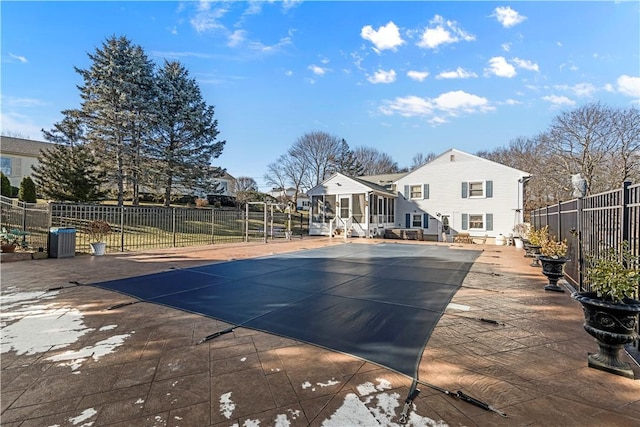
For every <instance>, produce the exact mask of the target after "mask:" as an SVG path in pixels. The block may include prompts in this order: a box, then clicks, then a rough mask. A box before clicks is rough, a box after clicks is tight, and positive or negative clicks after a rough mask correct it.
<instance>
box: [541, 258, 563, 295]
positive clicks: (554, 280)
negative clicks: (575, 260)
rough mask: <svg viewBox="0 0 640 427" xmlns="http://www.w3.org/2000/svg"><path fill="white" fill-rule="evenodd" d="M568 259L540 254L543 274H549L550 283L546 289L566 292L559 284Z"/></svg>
mask: <svg viewBox="0 0 640 427" xmlns="http://www.w3.org/2000/svg"><path fill="white" fill-rule="evenodd" d="M567 261H568V259H567V258H565V257H561V258H553V257H549V256H544V255H541V256H540V262H541V263H542V274H544V275H545V276H547V278H548V279H549V284H548V285H546V286H545V287H544V290H545V291H554V292H564V289H562V288H561V287H560V286H558V280H560V279H562V278H563V277H564V265H565V264H566V262H567Z"/></svg>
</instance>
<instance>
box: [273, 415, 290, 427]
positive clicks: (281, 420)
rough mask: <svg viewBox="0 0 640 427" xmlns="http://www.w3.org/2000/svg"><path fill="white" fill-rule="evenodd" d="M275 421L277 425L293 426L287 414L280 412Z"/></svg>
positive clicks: (283, 426)
mask: <svg viewBox="0 0 640 427" xmlns="http://www.w3.org/2000/svg"><path fill="white" fill-rule="evenodd" d="M274 421H275V422H276V423H275V424H274V426H275V427H291V421H289V418H287V416H286V415H285V414H278V415H277V416H276V419H275V420H274Z"/></svg>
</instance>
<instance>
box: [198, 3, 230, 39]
mask: <svg viewBox="0 0 640 427" xmlns="http://www.w3.org/2000/svg"><path fill="white" fill-rule="evenodd" d="M197 10H198V13H196V15H195V16H194V17H193V18H191V20H190V21H189V22H190V23H191V26H192V27H193V28H194V29H195V30H196V31H197V32H199V33H204V32H208V31H220V30H224V31H226V27H225V26H224V25H223V24H222V23H221V22H219V19H220V18H222V17H223V16H224V15H225V14H226V13H227V12H228V11H229V9H228V7H219V8H217V9H214V10H211V8H210V6H209V2H208V1H201V2H200V3H198V7H197Z"/></svg>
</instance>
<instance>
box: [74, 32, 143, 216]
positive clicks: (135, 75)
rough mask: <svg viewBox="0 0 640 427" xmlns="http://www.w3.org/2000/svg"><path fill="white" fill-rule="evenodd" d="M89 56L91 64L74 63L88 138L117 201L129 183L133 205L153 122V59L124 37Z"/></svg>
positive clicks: (119, 202)
mask: <svg viewBox="0 0 640 427" xmlns="http://www.w3.org/2000/svg"><path fill="white" fill-rule="evenodd" d="M89 58H90V59H91V61H92V64H91V67H90V68H88V69H80V68H77V67H76V68H75V70H76V71H77V72H78V73H79V74H80V75H81V76H82V78H83V80H84V84H83V85H81V86H78V88H79V89H80V96H81V98H82V106H81V113H82V114H81V117H82V120H83V122H84V124H85V126H86V140H87V142H88V143H89V144H90V145H91V146H92V147H93V149H94V150H95V152H96V154H97V156H98V158H99V160H100V163H101V164H102V165H103V166H104V168H105V171H107V172H108V174H107V179H108V181H109V182H110V183H114V184H115V185H116V187H117V191H118V205H122V204H123V202H124V191H125V183H127V182H130V183H131V185H132V188H133V202H134V204H137V201H138V200H137V195H138V185H139V179H140V171H141V170H142V161H143V157H142V156H141V153H142V151H143V147H144V145H145V144H146V143H147V142H148V136H149V134H150V130H149V128H148V125H149V124H150V123H151V122H152V107H153V102H152V101H153V98H154V84H153V63H152V62H151V61H150V60H149V59H148V58H147V56H146V54H145V53H144V51H143V49H142V48H141V47H140V46H137V45H134V44H132V43H131V41H129V40H128V39H127V38H126V37H124V36H123V37H115V36H113V37H111V38H109V39H107V40H106V41H105V42H104V43H103V45H102V48H101V49H100V48H99V49H96V52H95V53H94V54H89Z"/></svg>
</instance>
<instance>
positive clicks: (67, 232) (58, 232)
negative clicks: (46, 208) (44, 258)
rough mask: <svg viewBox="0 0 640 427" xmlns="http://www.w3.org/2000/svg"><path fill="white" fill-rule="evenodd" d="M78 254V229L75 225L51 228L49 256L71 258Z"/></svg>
mask: <svg viewBox="0 0 640 427" xmlns="http://www.w3.org/2000/svg"><path fill="white" fill-rule="evenodd" d="M74 256H76V229H75V228H73V227H51V228H50V229H49V258H71V257H74Z"/></svg>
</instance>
